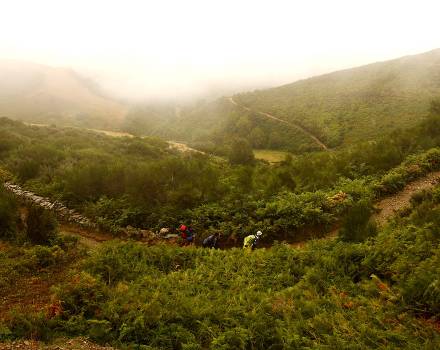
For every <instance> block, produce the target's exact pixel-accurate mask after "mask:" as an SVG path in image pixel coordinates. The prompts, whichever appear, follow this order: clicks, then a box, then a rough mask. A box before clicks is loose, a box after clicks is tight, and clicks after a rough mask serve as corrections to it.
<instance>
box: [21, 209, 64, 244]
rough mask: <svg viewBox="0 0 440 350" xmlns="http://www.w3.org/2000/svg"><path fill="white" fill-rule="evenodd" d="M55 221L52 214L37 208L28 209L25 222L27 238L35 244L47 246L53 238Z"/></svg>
mask: <svg viewBox="0 0 440 350" xmlns="http://www.w3.org/2000/svg"><path fill="white" fill-rule="evenodd" d="M56 229H57V221H56V219H55V217H54V215H53V214H52V213H50V212H49V211H47V210H44V209H43V208H41V207H38V206H31V207H30V208H29V212H28V216H27V220H26V235H27V238H28V239H29V240H30V241H31V242H32V243H35V244H48V243H49V241H50V240H51V239H52V238H54V237H55V235H56Z"/></svg>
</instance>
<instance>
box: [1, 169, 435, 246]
mask: <svg viewBox="0 0 440 350" xmlns="http://www.w3.org/2000/svg"><path fill="white" fill-rule="evenodd" d="M439 183H440V171H435V172H432V173H429V174H427V175H425V176H424V177H422V178H420V179H417V180H415V181H413V182H410V183H408V184H407V185H406V186H405V188H404V189H403V190H402V191H400V192H398V193H396V194H393V195H391V196H388V197H386V198H383V199H382V200H380V201H379V202H377V203H376V208H377V209H378V213H377V214H375V215H374V216H373V219H374V220H375V221H376V222H377V224H378V225H379V226H383V225H384V224H386V222H387V221H388V220H389V219H390V218H391V217H393V216H394V215H395V214H396V212H398V211H400V210H402V209H404V208H407V207H408V206H409V205H410V201H411V197H412V195H413V194H414V193H417V192H420V191H422V190H428V189H430V188H433V187H434V186H435V185H437V184H439ZM4 187H5V188H6V189H7V190H9V191H11V192H12V193H14V194H15V195H16V196H18V197H21V198H22V199H25V200H26V201H28V202H33V203H34V204H37V205H39V206H42V207H43V208H45V209H47V210H54V209H55V208H54V207H57V205H56V203H55V204H54V203H51V202H50V201H49V199H47V198H43V197H39V196H37V195H35V194H33V193H32V192H28V191H24V190H22V189H21V188H20V187H19V186H17V185H12V184H11V183H5V184H4ZM58 207H59V208H60V209H58V211H59V212H61V215H60V213H57V214H58V216H60V218H61V220H62V223H61V227H60V231H61V232H60V233H61V234H64V235H67V234H68V235H73V236H76V237H78V238H79V241H80V242H81V243H82V244H83V245H84V246H86V247H88V248H95V247H96V246H98V245H99V244H100V243H103V242H105V241H109V240H112V239H114V237H113V236H111V235H109V234H105V233H100V232H98V231H97V229H96V225H95V224H94V223H93V222H91V221H89V219H87V218H85V217H82V216H80V215H79V214H77V213H76V212H74V211H71V210H69V209H67V208H66V207H64V206H62V205H61V204H60V203H58ZM55 211H57V210H55ZM338 231H339V228H335V229H334V230H333V231H331V232H330V233H328V234H327V235H326V237H325V238H323V239H331V238H335V237H337V234H338ZM156 238H157V237H156ZM122 239H123V238H122ZM306 242H307V240H306V241H302V242H297V243H292V244H290V245H291V246H293V247H297V248H300V247H302V246H304V245H305V243H306ZM144 243H145V244H148V242H144Z"/></svg>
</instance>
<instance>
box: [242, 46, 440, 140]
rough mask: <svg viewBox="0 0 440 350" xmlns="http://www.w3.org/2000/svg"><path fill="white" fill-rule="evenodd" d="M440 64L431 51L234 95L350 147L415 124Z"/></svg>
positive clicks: (432, 92)
mask: <svg viewBox="0 0 440 350" xmlns="http://www.w3.org/2000/svg"><path fill="white" fill-rule="evenodd" d="M439 62H440V50H434V51H431V52H428V53H425V54H421V55H416V56H408V57H403V58H399V59H396V60H391V61H386V62H379V63H374V64H370V65H367V66H362V67H359V68H354V69H347V70H344V71H339V72H335V73H331V74H326V75H322V76H318V77H314V78H310V79H306V80H301V81H298V82H295V83H293V84H289V85H285V86H281V87H278V88H273V89H268V90H260V91H255V92H250V93H244V94H240V95H238V96H235V97H234V99H236V100H237V101H238V102H240V103H241V104H243V105H244V106H248V107H250V108H252V109H253V110H257V111H264V112H268V113H272V114H273V115H275V116H277V117H279V118H282V119H285V120H288V121H293V122H295V123H297V124H299V125H302V126H303V127H305V128H306V129H307V130H309V131H311V132H312V133H313V134H315V135H316V136H318V137H319V138H320V139H322V140H323V141H324V143H326V144H328V145H330V146H332V147H335V146H339V145H349V144H351V143H353V142H358V141H361V140H367V139H374V138H375V137H377V136H378V135H383V134H387V133H389V132H390V131H393V130H396V129H397V128H408V127H412V126H414V125H416V124H417V122H418V121H419V120H420V118H421V117H422V116H424V115H426V114H427V112H428V106H429V101H430V100H431V99H432V98H435V97H438V91H439V88H440V85H439V84H440V83H439V81H440V80H439V72H438V66H439ZM263 130H264V129H263ZM264 131H265V130H264ZM266 134H267V133H266Z"/></svg>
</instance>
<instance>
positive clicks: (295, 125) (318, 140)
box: [228, 97, 329, 151]
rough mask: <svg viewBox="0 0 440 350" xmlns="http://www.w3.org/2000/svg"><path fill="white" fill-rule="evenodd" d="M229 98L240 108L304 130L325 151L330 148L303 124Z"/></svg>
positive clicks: (229, 98)
mask: <svg viewBox="0 0 440 350" xmlns="http://www.w3.org/2000/svg"><path fill="white" fill-rule="evenodd" d="M228 100H229V101H230V102H231V103H232V104H233V105H235V106H237V107H240V108H243V109H245V110H246V111H249V112H255V113H258V114H260V115H262V116H264V117H266V118H269V119H272V120H276V121H278V122H280V123H283V124H286V125H289V126H290V127H292V128H295V129H297V130H300V131H301V132H303V133H304V134H306V135H307V136H309V137H310V138H311V139H312V140H313V141H314V142H315V143H316V144H317V145H318V146H319V147H321V148H322V149H323V150H325V151H328V150H329V148H328V147H327V146H326V145H325V144H324V143H323V142H322V141H321V140H320V139H318V138H317V137H316V136H315V135H313V134H312V133H311V132H310V131H307V130H306V129H304V128H303V127H302V126H300V125H298V124H295V123H291V122H288V121H287V120H284V119H280V118H278V117H275V116H274V115H272V114H269V113H266V112H260V111H254V110H252V109H251V108H249V107H246V106H244V105H241V104H239V103H238V102H237V101H235V100H234V98H233V97H228Z"/></svg>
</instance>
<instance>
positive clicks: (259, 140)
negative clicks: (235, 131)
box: [249, 126, 267, 148]
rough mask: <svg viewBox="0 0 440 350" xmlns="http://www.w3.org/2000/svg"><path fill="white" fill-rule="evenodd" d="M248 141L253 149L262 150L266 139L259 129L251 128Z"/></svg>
mask: <svg viewBox="0 0 440 350" xmlns="http://www.w3.org/2000/svg"><path fill="white" fill-rule="evenodd" d="M249 140H250V142H251V143H252V146H253V147H255V148H264V147H266V145H267V137H266V134H265V133H264V131H263V130H262V129H261V128H260V127H258V126H257V127H256V128H253V129H252V131H251V133H250V134H249Z"/></svg>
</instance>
